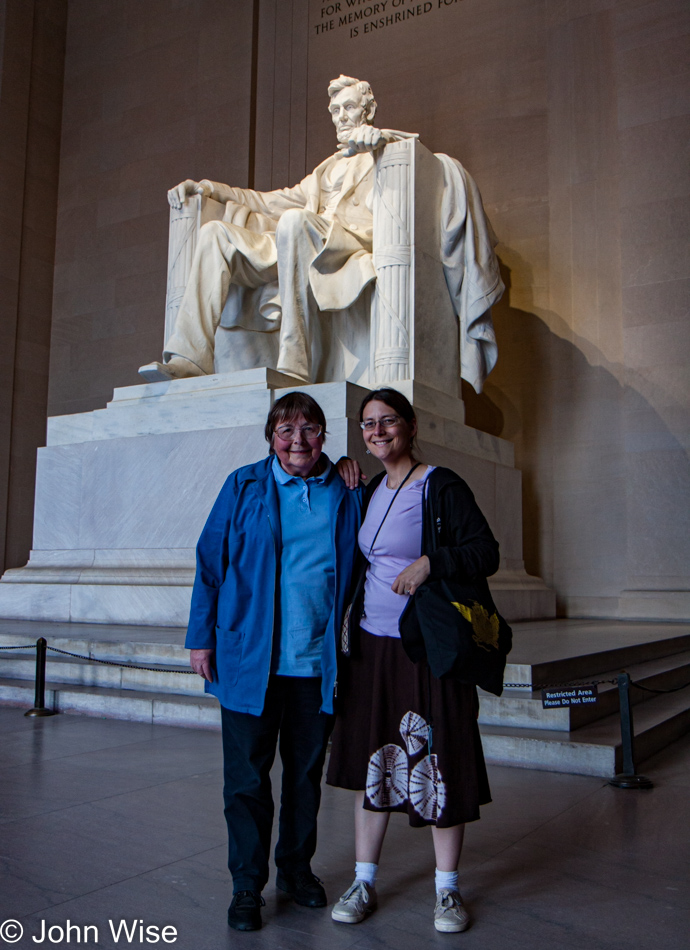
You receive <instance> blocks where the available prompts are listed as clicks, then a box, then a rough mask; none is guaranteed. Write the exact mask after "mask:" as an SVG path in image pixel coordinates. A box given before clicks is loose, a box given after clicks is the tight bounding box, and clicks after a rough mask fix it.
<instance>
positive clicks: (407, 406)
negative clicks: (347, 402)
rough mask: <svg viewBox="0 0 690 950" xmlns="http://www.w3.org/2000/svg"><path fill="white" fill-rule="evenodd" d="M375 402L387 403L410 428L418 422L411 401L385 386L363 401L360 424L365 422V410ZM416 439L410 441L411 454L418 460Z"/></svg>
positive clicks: (375, 390) (360, 409)
mask: <svg viewBox="0 0 690 950" xmlns="http://www.w3.org/2000/svg"><path fill="white" fill-rule="evenodd" d="M374 401H376V402H385V404H386V405H387V406H390V407H391V409H393V410H394V411H395V414H396V415H398V416H400V418H401V419H404V420H405V422H406V423H407V424H408V426H410V428H411V427H412V425H413V424H414V423H415V422H416V421H417V416H416V415H415V411H414V409H413V408H412V403H411V402H410V401H409V399H407V397H406V396H403V394H402V393H401V392H398V390H397V389H389V388H388V387H387V386H383V387H381V388H380V389H372V391H371V392H370V393H367V394H366V396H365V397H364V399H363V400H362V405H361V406H360V407H359V421H360V422H363V421H364V410H365V409H366V407H367V406H368V405H369V403H370V402H374ZM416 438H417V437H416V436H413V437H412V438H411V439H410V454H411V455H412V456H413V458H416V456H415V453H416V451H417V445H416Z"/></svg>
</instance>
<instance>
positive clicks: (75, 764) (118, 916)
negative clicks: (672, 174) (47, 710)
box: [0, 708, 690, 950]
mask: <svg viewBox="0 0 690 950" xmlns="http://www.w3.org/2000/svg"><path fill="white" fill-rule="evenodd" d="M644 771H645V773H646V774H647V775H649V776H650V777H651V778H653V780H654V782H655V783H656V787H655V788H654V789H653V790H652V791H649V792H636V791H621V790H618V789H614V788H611V787H608V786H606V785H604V784H603V782H602V780H601V779H597V778H589V777H584V776H574V775H560V774H556V773H549V772H536V771H527V770H520V769H509V768H499V767H492V768H490V770H489V772H490V779H491V786H492V791H493V796H494V801H493V803H492V804H491V805H488V806H487V807H486V808H484V809H483V817H482V819H481V821H479V822H476V823H475V824H473V825H471V826H469V827H468V831H467V836H466V847H465V852H464V854H463V859H462V863H461V889H462V891H463V894H464V896H465V899H466V902H467V904H468V907H469V909H470V910H471V913H472V916H473V925H472V927H471V929H470V930H468V931H467V932H466V933H464V934H456V935H443V934H437V933H436V932H435V931H434V929H433V925H432V923H431V915H432V910H433V893H432V891H433V887H432V874H433V866H434V861H433V856H432V849H431V835H430V833H429V831H428V829H425V830H415V829H410V828H409V827H408V826H407V824H406V821H405V820H404V819H403V818H402V817H401V816H393V818H392V820H391V826H390V831H389V836H388V840H387V842H386V846H385V850H384V855H383V859H382V869H381V873H380V878H379V896H380V907H379V910H378V911H377V912H376V913H375V914H374V915H373V916H372V917H371V918H370V919H369V920H368V921H366V922H365V923H363V924H360V925H358V926H345V925H342V924H335V923H333V922H332V921H331V919H330V913H329V911H328V909H326V910H308V909H305V908H300V907H297V906H296V905H294V904H292V903H290V902H289V901H287V900H286V899H284V898H283V897H282V896H278V895H277V894H276V891H275V889H274V887H273V884H272V882H271V883H269V886H268V887H267V889H266V892H265V897H266V908H265V911H264V921H265V924H266V926H265V927H264V929H263V930H262V931H260V932H258V933H249V934H237V933H234V932H231V931H229V930H228V928H227V926H226V923H225V912H226V907H227V903H228V898H229V890H230V889H229V879H228V874H227V870H226V868H225V866H224V864H225V846H224V823H223V817H222V810H221V809H222V805H221V789H220V736H219V735H218V734H217V733H215V732H201V731H195V730H190V729H175V728H167V727H163V726H152V725H145V724H140V723H128V722H118V721H111V720H99V719H90V718H81V717H77V716H65V715H63V716H56V717H54V718H52V719H45V720H42V721H37V720H28V719H25V718H24V717H23V715H22V711H21V710H17V709H9V708H0V842H1V843H0V925H1V924H2V921H4V920H6V919H8V918H12V919H15V920H17V921H19V922H20V923H21V925H22V926H23V928H24V936H23V937H22V938H21V939H20V940H19V941H18V942H15V943H14V944H12V945H13V946H15V947H19V948H22V950H24V948H29V947H35V946H36V942H35V941H34V940H33V939H32V938H33V937H40V936H41V932H42V928H43V926H44V925H43V924H42V921H45V928H46V929H47V928H48V927H50V926H52V925H58V926H60V927H62V928H63V931H64V929H65V927H66V922H67V921H68V920H69V921H70V922H71V925H72V927H73V928H74V927H75V925H76V926H77V927H79V928H83V927H84V926H85V925H87V924H91V925H95V926H96V927H97V928H98V935H99V943H98V946H102V947H113V946H122V945H125V946H130V947H131V946H135V947H136V946H152V945H153V944H152V943H150V942H148V943H147V942H146V940H145V939H144V942H143V943H142V942H141V940H140V934H139V932H138V931H137V932H136V933H135V935H134V938H133V940H132V942H131V943H128V942H127V939H126V937H125V936H124V935H123V934H121V937H120V940H119V942H118V943H115V942H114V941H113V939H112V937H111V935H110V930H109V924H108V921H109V920H112V921H114V923H115V925H117V924H118V923H119V921H121V920H125V921H126V922H127V924H128V926H130V925H131V923H132V922H133V921H143V922H144V926H149V925H156V926H158V927H159V928H160V927H162V926H164V925H170V926H174V927H175V928H176V929H177V933H178V939H177V940H176V942H175V943H167V944H163V943H162V942H159V943H158V944H157V946H158V947H161V946H174V947H177V948H180V950H222V948H226V947H227V948H237V947H241V946H242V947H247V948H261V950H279V948H280V950H331V948H333V950H340V948H343V950H344V948H350V947H352V948H357V950H379V948H381V950H385V948H391V950H393V948H395V950H420V948H426V947H440V946H460V945H462V946H463V947H465V948H473V947H477V948H482V950H515V948H523V947H524V948H530V950H541V948H543V950H547V948H548V950H553V948H561V947H562V948H579V950H581V948H588V950H603V948H606V950H609V948H611V950H622V948H631V950H647V948H650V950H651V948H658V947H663V948H664V950H676V948H678V950H680V948H683V950H685V948H687V947H688V945H689V942H688V934H689V933H690V844H689V842H690V835H689V833H688V827H689V826H690V736H687V737H685V738H684V739H682V740H680V741H678V742H676V743H675V744H674V745H672V746H670V747H669V748H668V749H666V750H665V751H664V752H662V753H660V754H659V755H658V756H656V757H655V758H653V759H649V760H647V762H645V764H644ZM351 807H352V806H351V799H350V795H349V793H347V792H343V791H338V790H334V789H330V788H326V789H325V792H324V798H323V807H322V813H321V816H322V817H321V838H320V842H319V850H318V852H317V855H316V859H315V862H314V870H315V871H316V873H317V874H318V875H319V876H320V877H321V878H323V880H324V881H325V883H326V885H327V888H328V893H329V897H330V898H331V900H334V899H336V898H337V896H338V894H339V893H340V892H341V891H342V890H344V888H345V887H346V886H347V885H348V884H349V883H350V880H351V878H352V867H353V843H352V832H351V829H352V816H351ZM51 933H52V936H53V938H58V939H59V938H60V931H58V930H54V931H52V932H51ZM3 934H4V935H5V936H12V932H11V930H7V931H2V928H1V927H0V946H3V944H2V937H3ZM77 936H84V932H83V930H82V931H80V932H79V934H77V932H76V930H75V929H72V931H71V941H70V943H69V944H67V941H66V939H64V940H63V941H62V942H61V943H57V942H52V943H50V942H49V941H48V939H46V940H45V941H44V943H43V946H70V947H74V946H75V945H77V940H76V937H77ZM145 936H146V935H145V934H144V937H145ZM168 936H169V937H170V936H172V935H171V934H170V932H168ZM7 945H8V946H9V945H10V944H9V943H8V944H7ZM39 945H40V944H39ZM79 945H80V946H96V943H95V941H94V939H93V931H89V932H88V934H87V939H86V940H82V942H81V943H80V944H79Z"/></svg>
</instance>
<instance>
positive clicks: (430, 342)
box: [165, 138, 460, 395]
mask: <svg viewBox="0 0 690 950" xmlns="http://www.w3.org/2000/svg"><path fill="white" fill-rule="evenodd" d="M443 187H444V178H443V167H442V164H441V162H440V160H439V159H438V158H437V157H436V156H434V155H432V153H431V152H429V151H428V149H426V148H425V147H424V146H423V145H422V144H421V143H420V142H419V141H418V140H417V139H414V138H412V139H406V140H403V141H399V142H393V143H391V144H389V145H386V146H385V147H384V148H383V149H382V150H381V151H380V152H379V153H378V154H377V157H376V167H375V184H374V199H373V215H374V238H373V259H374V268H375V270H376V275H377V277H376V281H375V282H374V283H373V284H370V285H368V286H367V287H366V288H365V289H364V291H363V292H362V294H361V295H360V297H359V298H358V300H357V301H356V302H355V304H354V305H353V306H352V307H350V308H349V309H348V310H341V311H322V312H321V313H320V314H319V321H318V322H319V327H320V331H321V335H322V346H321V351H322V353H323V357H322V359H321V362H320V365H319V366H318V367H317V369H316V372H315V382H318V383H322V382H333V381H338V380H350V381H351V382H355V383H359V384H360V385H362V386H373V385H378V384H384V383H394V382H396V381H400V380H407V379H415V380H417V381H418V382H422V383H425V384H426V385H428V386H432V387H433V388H434V389H438V390H442V391H443V392H446V393H449V394H452V395H458V394H459V384H460V348H459V327H458V318H457V317H456V315H455V312H454V309H453V306H452V303H451V299H450V296H449V292H448V288H447V286H446V279H445V276H444V269H443V264H442V259H441V226H440V221H441V202H442V195H443ZM225 214H226V206H225V205H224V204H221V203H220V202H218V201H215V200H213V199H211V198H202V197H200V196H194V197H191V198H189V199H188V200H187V202H186V203H185V205H184V206H183V207H182V208H181V209H179V210H175V209H171V212H170V244H169V254H168V293H167V303H166V323H165V338H166V339H168V338H169V336H170V335H171V334H172V330H173V328H174V325H175V318H176V316H177V311H178V309H179V306H180V301H181V299H182V295H183V293H184V289H185V287H186V284H187V280H188V277H189V273H190V267H191V262H192V257H193V255H194V250H195V247H196V241H197V236H198V233H199V229H200V228H201V226H202V225H203V224H205V223H206V222H207V221H212V220H214V219H215V220H217V219H221V218H223V217H224V216H225ZM237 295H244V296H243V299H242V300H241V301H240V300H239V299H238V297H237ZM238 306H240V307H241V308H242V309H243V312H246V313H249V312H251V311H252V310H254V311H255V312H260V313H261V315H262V320H261V324H262V325H263V326H275V330H272V331H269V332H266V331H265V330H264V331H263V332H259V331H257V330H250V329H245V328H244V327H241V326H236V325H233V326H230V327H228V326H227V323H228V322H229V321H228V320H227V319H226V314H228V313H230V312H232V313H233V314H235V313H236V312H237V308H238ZM236 322H237V321H236V319H233V320H232V323H233V324H236ZM244 322H245V325H251V319H249V320H247V321H244ZM224 324H225V325H224ZM279 329H280V299H279V294H278V285H277V282H274V283H271V284H267V285H265V286H263V287H259V288H258V289H257V290H246V289H244V288H240V287H232V288H231V293H230V297H229V298H228V302H227V303H226V305H225V309H224V311H223V317H222V318H221V325H220V327H219V328H218V330H217V332H216V338H215V369H216V372H218V373H230V372H234V371H236V370H240V369H249V368H253V367H256V366H267V367H270V368H275V366H276V362H277V358H278V338H279Z"/></svg>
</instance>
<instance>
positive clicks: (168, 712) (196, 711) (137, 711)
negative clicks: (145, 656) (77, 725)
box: [0, 677, 220, 729]
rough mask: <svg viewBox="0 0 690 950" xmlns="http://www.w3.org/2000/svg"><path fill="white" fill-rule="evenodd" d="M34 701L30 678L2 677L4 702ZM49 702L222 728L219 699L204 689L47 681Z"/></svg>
mask: <svg viewBox="0 0 690 950" xmlns="http://www.w3.org/2000/svg"><path fill="white" fill-rule="evenodd" d="M191 678H192V677H190V679H191ZM198 679H199V682H201V679H200V678H198ZM33 704H34V687H33V684H30V683H28V682H27V681H26V680H19V679H9V678H0V705H4V706H19V707H25V708H26V709H31V708H32V707H33ZM45 705H46V708H47V709H52V710H54V711H55V712H59V713H73V714H77V715H82V716H97V717H99V718H103V719H127V720H130V721H132V722H151V723H155V724H157V725H165V726H187V727H190V728H194V729H219V728H220V706H219V705H218V701H217V700H216V699H215V698H214V697H213V696H207V695H205V694H204V693H201V694H199V695H198V696H182V695H175V694H172V693H170V692H153V691H143V690H142V691H137V690H133V689H109V688H105V687H99V686H78V685H76V684H75V685H69V684H64V685H63V684H51V685H46V692H45Z"/></svg>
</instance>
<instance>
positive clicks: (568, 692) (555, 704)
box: [541, 686, 597, 709]
mask: <svg viewBox="0 0 690 950" xmlns="http://www.w3.org/2000/svg"><path fill="white" fill-rule="evenodd" d="M596 701H597V687H596V686H561V687H559V688H558V689H543V690H542V691H541V704H542V706H543V708H544V709H558V708H560V707H561V706H587V705H590V704H591V703H596Z"/></svg>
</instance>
